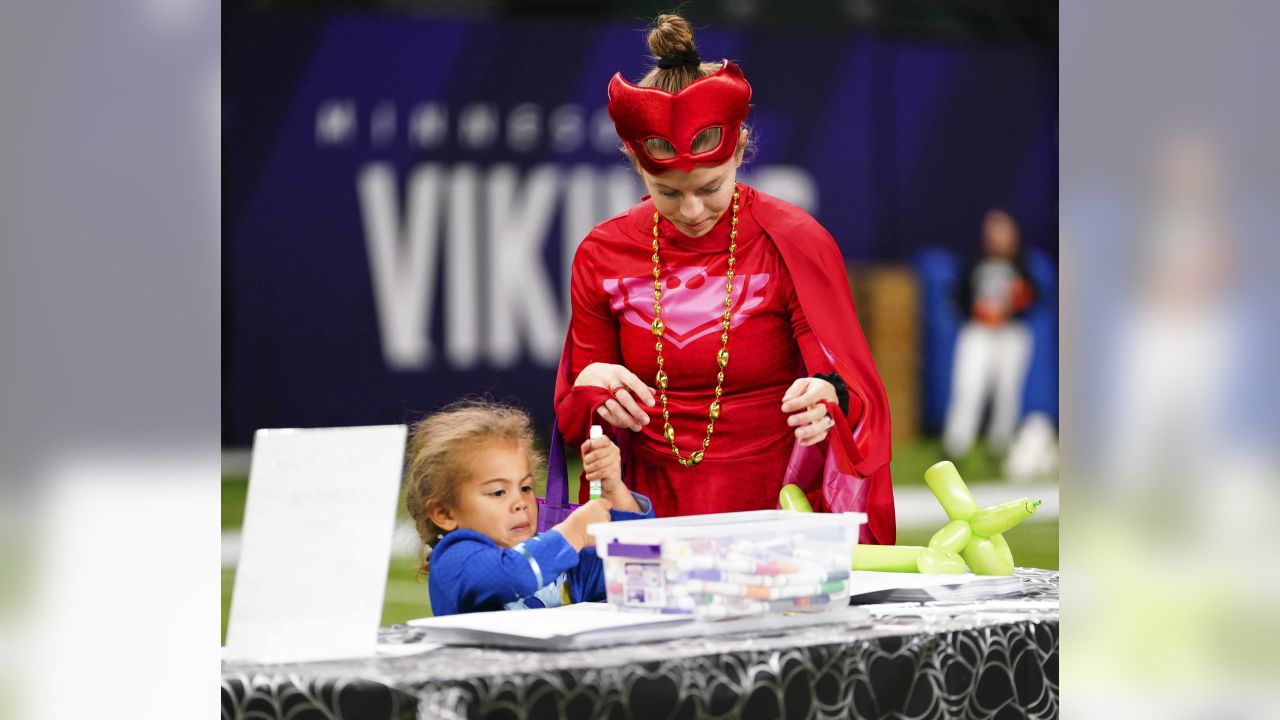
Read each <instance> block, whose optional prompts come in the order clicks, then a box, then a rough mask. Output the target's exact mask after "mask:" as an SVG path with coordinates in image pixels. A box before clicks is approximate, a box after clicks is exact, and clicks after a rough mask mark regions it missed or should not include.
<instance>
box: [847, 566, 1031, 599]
mask: <svg viewBox="0 0 1280 720" xmlns="http://www.w3.org/2000/svg"><path fill="white" fill-rule="evenodd" d="M993 580H994V581H1002V582H1008V578H1006V577H1000V576H992V575H973V574H970V573H963V574H955V575H948V574H939V575H927V574H925V573H897V572H874V571H871V570H855V571H853V572H851V573H849V594H850V595H863V594H865V593H873V592H879V591H881V590H897V589H902V588H905V589H912V590H916V589H923V588H931V587H941V586H945V585H967V584H969V583H974V582H986V583H991V582H992V581H993Z"/></svg>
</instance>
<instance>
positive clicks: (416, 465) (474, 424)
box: [404, 399, 544, 576]
mask: <svg viewBox="0 0 1280 720" xmlns="http://www.w3.org/2000/svg"><path fill="white" fill-rule="evenodd" d="M494 441H498V442H510V443H515V444H517V445H519V446H520V449H521V450H523V451H524V453H525V455H526V457H528V458H529V471H530V472H531V473H533V476H534V477H538V476H539V475H540V473H541V472H542V470H543V465H544V459H543V456H542V454H541V453H540V452H539V451H538V449H537V445H536V441H535V440H534V433H533V422H532V421H531V420H530V419H529V414H528V413H526V412H525V411H524V410H522V409H520V408H518V407H514V406H512V405H504V404H502V403H495V402H491V401H488V400H479V399H468V400H460V401H458V402H455V403H451V404H449V405H447V406H445V407H444V408H442V409H441V410H440V411H439V412H435V413H432V414H431V415H428V416H427V417H425V418H423V419H421V420H419V421H418V422H416V423H414V424H413V427H412V428H411V429H410V430H409V444H408V449H407V451H406V458H405V494H404V502H405V507H406V508H407V509H408V510H409V516H410V517H412V518H413V522H414V525H415V526H416V527H417V530H418V537H419V538H421V540H422V547H421V551H422V555H421V560H420V561H419V563H418V574H419V576H421V575H425V574H426V573H427V572H429V570H430V556H431V549H432V548H433V547H435V544H436V543H437V542H438V541H439V540H440V537H441V536H442V535H444V530H443V529H442V528H440V527H439V526H438V525H436V524H435V522H433V521H432V520H431V516H430V514H429V511H430V510H431V508H433V507H454V506H455V505H456V503H457V501H458V488H459V487H461V486H462V483H463V482H464V481H465V480H466V479H467V477H468V476H469V475H470V473H471V462H472V459H473V458H474V457H475V453H476V451H477V450H479V449H480V448H481V447H482V446H484V445H485V444H487V443H491V442H494Z"/></svg>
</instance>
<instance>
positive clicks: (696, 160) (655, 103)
mask: <svg viewBox="0 0 1280 720" xmlns="http://www.w3.org/2000/svg"><path fill="white" fill-rule="evenodd" d="M750 102H751V85H750V84H749V83H747V79H746V78H745V77H743V76H742V70H740V69H739V68H738V66H737V65H734V64H733V63H731V62H729V61H728V60H725V61H724V66H723V67H721V68H720V69H719V70H717V71H716V72H714V73H712V74H710V75H708V76H706V77H702V78H698V79H697V80H694V81H693V82H691V83H689V84H688V85H686V86H684V87H683V88H681V89H680V91H679V92H675V93H671V92H667V91H666V90H662V89H659V88H648V87H637V86H635V85H632V84H631V83H629V82H627V81H626V80H624V79H623V78H622V75H621V74H620V73H618V74H615V75H614V76H613V79H612V80H610V81H609V117H611V118H613V125H614V127H615V128H616V129H617V131H618V137H620V138H622V142H623V143H624V144H625V145H626V146H627V147H628V148H629V149H630V150H631V152H632V153H634V154H635V156H636V160H637V161H639V163H640V166H641V167H643V168H644V169H645V170H646V171H648V172H649V173H651V174H653V175H661V174H663V173H665V172H670V171H672V170H683V171H685V172H689V171H690V170H692V169H694V168H695V167H698V166H700V165H719V164H721V163H724V162H727V161H728V160H729V158H731V157H733V153H734V151H735V150H737V148H738V131H739V130H740V129H741V128H742V122H743V121H744V120H746V119H747V112H748V111H749V110H750ZM712 129H718V130H719V131H720V138H719V143H717V144H716V146H715V147H713V148H710V149H708V150H703V151H702V152H698V153H696V154H695V153H694V152H693V142H694V139H695V138H697V137H698V135H700V134H702V133H703V132H705V131H707V130H712ZM651 138H658V139H661V140H665V141H666V142H668V143H670V144H671V147H673V148H675V154H674V155H671V156H669V157H667V156H665V155H669V153H663V154H662V155H664V156H663V157H654V155H652V154H650V152H649V149H648V148H646V146H645V141H646V140H649V139H651Z"/></svg>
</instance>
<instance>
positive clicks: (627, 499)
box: [580, 437, 640, 512]
mask: <svg viewBox="0 0 1280 720" xmlns="http://www.w3.org/2000/svg"><path fill="white" fill-rule="evenodd" d="M580 449H581V451H582V470H583V472H584V473H585V474H586V476H587V480H599V481H600V490H601V491H602V494H603V496H604V497H605V498H607V499H608V500H609V501H610V502H612V503H613V507H614V508H615V509H617V510H626V511H627V512H640V505H639V504H638V503H636V499H635V497H634V496H632V494H631V492H630V491H629V490H627V486H626V485H625V484H623V482H622V453H621V452H620V451H619V450H618V446H617V445H614V444H613V441H612V440H610V439H609V438H607V437H599V438H596V439H594V440H587V441H586V442H584V443H582V447H581V448H580Z"/></svg>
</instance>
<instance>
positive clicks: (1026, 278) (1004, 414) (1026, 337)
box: [943, 210, 1034, 459]
mask: <svg viewBox="0 0 1280 720" xmlns="http://www.w3.org/2000/svg"><path fill="white" fill-rule="evenodd" d="M982 250H983V254H982V256H981V257H980V258H978V259H976V260H974V261H973V262H972V263H970V264H969V266H968V268H966V270H965V273H964V275H963V276H962V278H961V281H960V286H959V292H958V294H957V302H958V305H959V307H960V309H961V311H962V312H963V313H964V314H965V316H966V317H967V318H968V319H967V320H966V322H965V323H964V325H963V326H962V327H961V329H960V335H959V337H958V338H957V339H956V352H955V365H954V366H953V369H952V379H951V401H950V403H949V405H948V407H947V420H946V426H945V429H944V431H943V449H944V451H945V452H946V453H947V455H948V456H949V457H951V458H953V459H960V458H962V457H963V456H965V455H966V454H968V452H969V451H970V450H971V449H972V448H973V443H974V441H975V440H976V439H977V437H978V428H979V425H980V423H981V421H982V415H983V411H984V410H985V409H986V407H987V403H988V401H990V403H991V416H990V422H989V423H988V425H987V441H988V442H989V443H990V446H991V449H992V450H994V451H995V452H997V453H1004V452H1005V451H1006V450H1008V448H1009V443H1010V442H1011V441H1012V439H1013V434H1014V431H1015V430H1016V429H1017V426H1018V420H1019V419H1020V417H1021V414H1022V393H1023V385H1024V383H1025V382H1026V378H1027V367H1028V366H1029V365H1030V363H1031V351H1032V335H1031V330H1030V328H1028V327H1027V325H1026V323H1025V322H1023V321H1022V314H1023V313H1024V312H1025V311H1026V310H1027V308H1028V307H1030V306H1031V302H1032V300H1033V298H1034V289H1033V286H1032V284H1031V278H1030V275H1029V274H1028V273H1027V268H1026V266H1025V265H1024V264H1023V261H1022V256H1021V252H1020V239H1019V233H1018V224H1017V222H1015V221H1014V219H1013V218H1012V217H1011V216H1010V215H1009V214H1008V213H1006V212H1004V211H1002V210H990V211H988V212H987V215H986V217H985V218H984V219H983V223H982Z"/></svg>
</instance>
